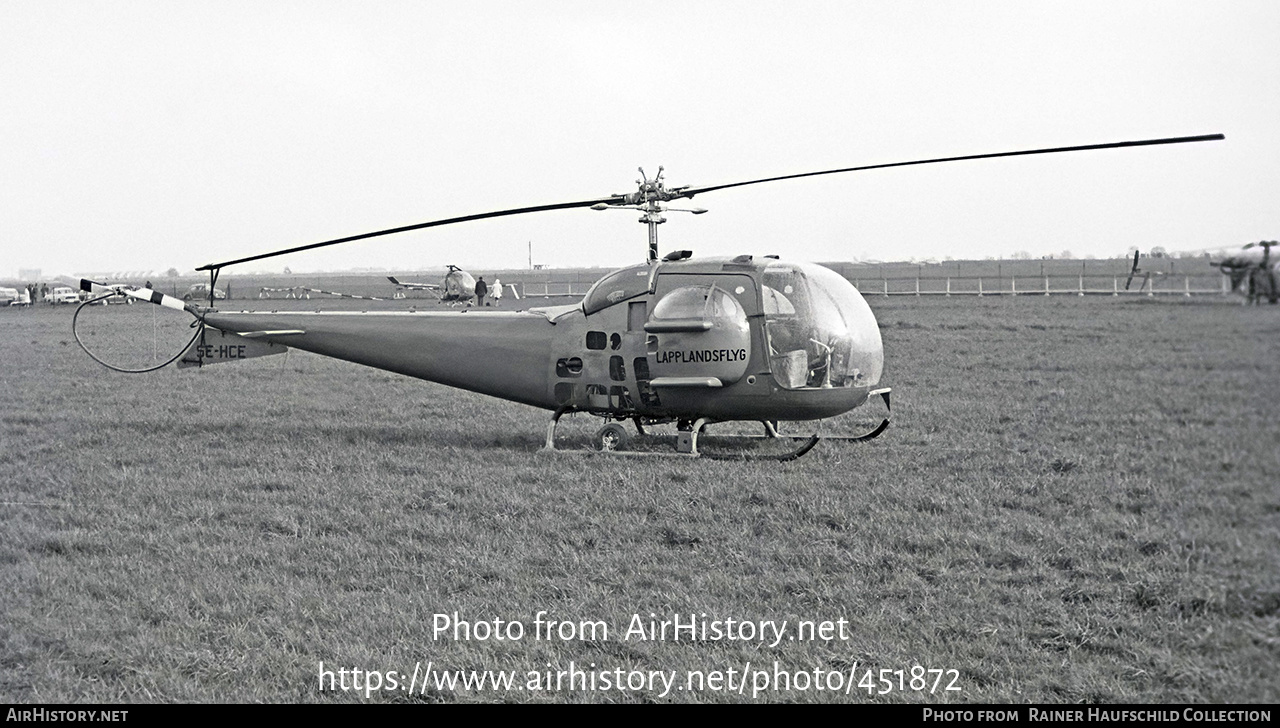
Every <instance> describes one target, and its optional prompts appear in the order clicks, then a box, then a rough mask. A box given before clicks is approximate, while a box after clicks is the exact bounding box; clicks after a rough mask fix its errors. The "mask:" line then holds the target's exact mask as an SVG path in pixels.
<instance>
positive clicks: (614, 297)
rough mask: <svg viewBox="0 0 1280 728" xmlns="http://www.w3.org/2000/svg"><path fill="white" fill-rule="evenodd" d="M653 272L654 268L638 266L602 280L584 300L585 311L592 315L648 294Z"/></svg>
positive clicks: (617, 272)
mask: <svg viewBox="0 0 1280 728" xmlns="http://www.w3.org/2000/svg"><path fill="white" fill-rule="evenodd" d="M651 271H652V268H651V267H650V266H648V265H637V266H632V267H630V268H623V269H622V270H619V271H614V272H613V273H610V274H609V275H607V276H605V277H604V278H601V279H600V280H599V281H596V284H595V285H594V286H592V287H591V290H590V291H587V296H586V298H584V299H582V308H583V311H584V312H585V313H586V314H587V315H590V314H593V313H595V312H596V311H601V310H603V309H606V308H608V307H610V306H612V305H613V304H615V303H620V302H622V301H625V300H627V299H629V298H635V297H636V296H639V295H641V294H645V293H648V292H649V274H650V272H651Z"/></svg>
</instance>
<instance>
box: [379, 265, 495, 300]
mask: <svg viewBox="0 0 1280 728" xmlns="http://www.w3.org/2000/svg"><path fill="white" fill-rule="evenodd" d="M387 280H389V281H391V283H392V285H394V286H396V298H404V292H405V291H431V292H432V293H434V294H436V297H437V298H439V299H440V301H441V302H443V303H448V304H450V305H453V306H459V305H463V304H466V305H470V303H471V301H473V300H474V299H475V297H476V279H475V277H474V276H472V275H471V274H470V273H468V272H466V271H465V270H463V269H461V268H459V267H458V266H456V265H450V266H448V270H446V271H445V274H444V279H443V280H441V281H440V283H439V284H436V283H410V282H408V281H404V282H401V281H398V280H396V277H395V276H387Z"/></svg>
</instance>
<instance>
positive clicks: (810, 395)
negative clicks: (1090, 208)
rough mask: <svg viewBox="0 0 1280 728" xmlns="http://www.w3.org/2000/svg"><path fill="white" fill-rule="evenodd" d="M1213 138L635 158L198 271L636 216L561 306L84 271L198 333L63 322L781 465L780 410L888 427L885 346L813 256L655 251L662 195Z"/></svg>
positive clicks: (213, 356)
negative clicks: (197, 292)
mask: <svg viewBox="0 0 1280 728" xmlns="http://www.w3.org/2000/svg"><path fill="white" fill-rule="evenodd" d="M1223 138H1224V137H1223V135H1221V134H1213V135H1203V136H1195V137H1177V138H1166V139H1147V140H1140V141H1127V142H1110V143H1105V144H1091V145H1085V146H1073V147H1057V148H1046V149H1033V150H1021V151H1012V152H997V153H988V154H974V155H966V156H957V157H945V158H936V159H923V160H914V161H906V162H893V163H885V164H873V165H863V166H857V167H845V168H840V169H831V170H824V171H818V172H805V173H800V174H790V175H783V176H775V177H766V178H760V179H754V180H747V181H741V182H733V183H728V184H720V185H711V186H704V187H693V186H682V187H668V186H667V184H666V182H665V180H664V178H663V175H664V171H663V169H662V168H659V170H658V173H657V174H656V175H655V176H654V177H652V178H650V177H648V176H647V175H646V174H645V172H644V170H643V168H642V169H640V178H639V179H638V180H636V184H637V188H636V190H635V191H634V192H629V193H622V194H612V195H608V196H604V197H599V198H595V199H588V200H578V201H573V202H561V203H554V204H546V205H537V206H531V207H520V208H511V209H506V210H498V211H493V212H486V213H480V214H474V215H467V216H463V217H455V218H447V219H440V220H432V221H428V222H424V223H419V224H415V225H409V226H404V227H399V228H391V229H387V230H379V231H374V232H370V233H364V234H360V235H354V236H349V237H345V238H338V239H335V240H328V241H324V242H319V243H312V244H309V245H302V246H297V247H293V248H287V249H284V250H277V251H274V252H269V253H263V254H260V255H254V256H249V257H245V258H239V259H235V260H229V261H223V262H219V263H210V264H208V265H204V266H201V267H200V268H198V269H197V270H207V271H209V275H210V284H209V287H210V288H212V287H213V285H214V284H216V282H217V278H218V274H219V272H220V271H221V270H222V269H223V268H226V267H228V266H232V265H237V264H240V263H246V262H249V261H254V260H261V259H263V258H269V257H274V256H278V255H286V254H289V253H296V252H301V251H304V250H311V249H315V248H319V247H324V246H330V245H338V244H342V243H348V242H353V241H356V240H362V239H367V238H373V237H378V236H383V235H390V234H394V233H399V232H406V231H409V230H418V229H423V228H430V227H437V226H442V225H450V224H456V223H461V222H469V221H475V220H481V219H486V218H494V217H501V216H507V215H518V214H526V213H533V212H540V211H547V210H561V209H569V208H590V209H593V210H619V209H620V210H631V211H638V212H640V213H641V214H640V218H639V221H640V222H641V223H643V224H645V225H646V227H647V230H648V254H647V257H646V260H645V261H644V262H642V263H638V264H636V265H632V266H628V267H625V268H622V269H620V270H616V271H613V272H611V273H609V274H607V275H605V276H604V277H602V278H601V279H599V280H598V281H597V282H596V283H595V284H594V285H593V286H592V287H591V288H590V289H589V290H588V292H587V293H586V295H585V296H584V297H583V299H582V300H581V301H580V302H579V303H576V304H569V305H563V306H548V307H535V308H529V309H527V310H522V311H489V310H482V309H465V310H462V311H416V310H415V311H383V312H320V311H306V312H277V311H272V312H229V311H220V310H218V309H217V308H215V301H214V300H212V299H211V300H210V301H209V305H208V306H203V305H197V304H195V303H194V302H183V301H179V300H177V299H174V298H173V297H170V296H166V295H164V294H162V293H159V292H157V291H150V290H129V291H125V292H123V293H121V292H119V291H111V290H109V289H104V288H102V287H101V286H100V285H99V284H97V283H95V282H94V281H91V280H87V279H86V280H82V281H81V287H82V288H84V289H85V290H88V291H91V292H93V293H100V294H102V295H108V296H110V295H129V296H132V297H135V298H141V299H143V300H146V301H150V302H152V303H156V304H159V305H161V306H165V307H168V308H172V309H175V310H184V311H187V312H188V313H190V314H191V315H192V316H193V317H194V318H195V321H194V322H193V327H194V328H195V329H196V331H195V333H194V334H193V336H192V339H191V342H190V343H189V344H188V345H187V346H186V348H184V349H183V350H182V351H181V352H180V353H179V354H177V355H175V356H174V357H173V358H172V359H170V360H169V361H167V362H163V363H161V364H159V365H156V366H152V367H148V368H145V369H137V370H125V369H122V368H119V367H115V366H112V365H111V364H108V363H107V362H104V361H102V360H101V359H100V358H98V357H96V356H95V355H94V353H93V352H92V351H90V350H89V349H88V348H87V347H86V346H85V345H84V342H83V341H81V339H80V336H79V334H78V333H77V332H75V323H74V320H73V333H75V338H76V341H77V342H78V343H80V345H81V347H82V348H84V350H85V352H86V353H87V354H89V356H90V357H92V358H94V359H95V360H97V361H99V362H100V363H103V364H105V365H107V366H108V367H110V368H112V369H116V370H118V371H130V372H142V371H153V370H155V369H158V368H160V367H162V366H165V365H167V364H169V363H172V362H174V361H178V360H179V359H181V361H180V362H179V366H195V367H202V366H206V365H210V364H216V363H221V362H228V361H239V360H242V359H248V358H253V357H257V356H265V355H271V354H277V353H283V352H284V351H285V350H287V349H288V348H297V349H301V350H305V351H309V352H313V353H317V354H321V355H324V356H329V357H335V358H338V359H343V360H347V361H352V362H356V363H359V364H364V365H367V366H371V367H375V368H378V369H383V370H387V371H392V372H396V373H400V374H404V375H406V376H410V377H416V378H418V379H424V380H427V381H431V382H437V383H440V384H444V385H447V386H451V387H457V388H459V389H464V390H469V391H473V392H478V393H481V394H486V395H490V396H494V397H498V398H500V399H504V400H508V401H512V402H518V403H521V404H526V405H530V406H533V407H538V408H541V409H544V410H547V411H549V412H551V415H550V419H549V421H548V424H547V431H546V441H545V448H544V449H546V450H555V449H556V428H557V424H558V422H559V421H560V419H561V418H562V417H563V416H564V415H565V414H567V413H573V412H585V413H589V414H591V415H596V416H599V417H601V418H602V419H603V420H604V424H603V426H602V427H601V428H600V429H599V430H598V431H597V432H596V433H595V436H594V438H593V445H594V447H595V448H596V449H598V450H603V451H625V450H626V448H627V446H628V441H629V439H630V437H631V435H630V432H629V430H628V429H627V428H626V427H624V426H623V423H624V422H626V421H628V420H630V421H631V422H632V423H633V425H634V427H635V429H636V431H637V433H638V434H642V435H643V434H645V431H644V428H645V427H646V426H649V425H654V424H667V423H675V424H676V430H677V432H676V442H675V453H673V454H675V455H684V456H699V455H704V454H710V453H704V452H702V451H700V450H699V435H700V434H701V433H703V432H704V430H705V428H706V427H707V426H709V425H712V424H715V423H726V422H754V423H760V424H762V425H763V427H764V434H763V436H762V438H765V439H780V440H787V439H790V440H791V441H793V442H795V443H797V445H798V446H797V447H796V448H795V449H794V450H791V451H788V452H785V453H783V454H781V455H776V456H774V455H770V456H768V457H769V458H771V459H776V460H780V461H787V460H793V459H795V458H798V457H800V456H802V455H804V454H805V453H807V452H808V451H809V450H810V449H812V448H813V447H814V446H815V445H816V444H817V443H818V441H819V440H820V439H821V436H820V435H818V434H816V433H815V434H813V435H811V436H808V437H804V436H800V437H796V436H790V437H784V436H782V435H781V434H780V432H779V424H780V423H781V422H783V421H787V422H795V421H814V420H824V419H826V418H833V417H836V416H839V415H842V414H845V413H847V412H849V411H851V410H853V409H855V408H857V407H860V406H862V405H864V404H866V403H867V402H868V401H871V400H873V399H876V398H879V399H880V400H881V401H882V402H883V405H884V407H885V410H886V416H885V417H884V418H883V420H882V421H881V422H880V424H879V425H878V426H876V427H875V428H874V429H872V430H871V431H869V432H866V433H864V434H860V435H854V436H844V437H838V438H832V437H830V436H827V439H843V440H850V441H865V440H869V439H872V438H875V437H877V436H879V435H880V434H882V433H883V432H884V431H885V429H886V428H887V427H888V426H889V416H888V414H889V409H890V393H891V390H890V388H887V387H881V386H880V380H881V376H882V374H883V369H884V349H883V344H882V341H881V337H880V329H879V325H878V324H877V321H876V318H875V315H874V314H873V313H872V311H871V308H870V307H869V306H868V305H867V302H866V301H865V300H864V299H863V297H862V295H861V294H860V293H859V292H858V290H857V289H856V288H855V287H854V286H853V284H852V283H850V282H849V281H848V280H847V279H845V278H844V277H843V276H841V275H839V274H837V273H835V272H834V271H832V270H830V269H828V268H825V267H823V266H820V265H816V264H813V263H802V262H791V261H784V260H782V259H781V258H780V257H778V256H773V255H767V256H759V257H757V256H754V255H750V254H744V255H738V256H734V257H707V258H698V257H694V256H693V254H692V253H691V252H690V251H688V250H677V251H672V252H670V253H668V254H667V255H665V256H662V257H661V258H660V257H659V256H658V237H657V228H658V225H660V224H662V223H665V222H666V218H665V217H664V213H666V212H688V213H692V214H695V215H698V214H702V213H704V212H706V210H705V209H702V208H692V209H689V208H675V207H670V206H669V205H668V204H667V203H669V202H671V201H674V200H679V199H690V198H693V197H694V196H696V195H702V194H706V193H709V192H714V191H719V190H724V189H730V188H735V187H741V186H745V185H751V184H759V183H764V182H774V181H782V180H789V179H798V178H803V177H812V176H818V175H827V174H837V173H844V172H855V171H864V170H871V169H883V168H888V167H901V166H910V165H922V164H934V163H942V162H953V161H962V160H972V159H988V158H995V157H1009V156H1023V155H1032V154H1050V153H1059V152H1075V151H1086V150H1101V149H1113V148H1122V147H1138V146H1151V145H1161V144H1178V143H1188V142H1201V141H1211V140H1221V139H1223ZM450 272H451V274H452V273H453V272H454V271H452V270H451V271H450ZM459 272H460V271H459ZM392 281H393V282H395V280H394V279H392ZM91 300H92V299H91ZM77 313H79V312H78V311H77ZM735 437H748V436H745V435H738V436H735ZM663 454H669V453H663ZM747 457H750V456H747Z"/></svg>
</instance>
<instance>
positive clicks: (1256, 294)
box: [1209, 240, 1280, 304]
mask: <svg viewBox="0 0 1280 728" xmlns="http://www.w3.org/2000/svg"><path fill="white" fill-rule="evenodd" d="M1277 245H1280V242H1278V241H1275V240H1260V241H1258V242H1256V243H1248V244H1247V245H1245V246H1243V247H1242V248H1240V250H1238V251H1237V252H1235V253H1232V254H1231V255H1228V256H1226V257H1224V258H1223V259H1221V260H1218V261H1210V262H1209V265H1212V266H1214V267H1216V268H1217V269H1218V270H1219V271H1221V272H1222V274H1223V275H1225V276H1227V277H1228V278H1229V279H1230V281H1231V290H1233V291H1237V290H1241V291H1242V292H1243V293H1244V294H1245V303H1246V304H1249V303H1261V302H1262V299H1264V298H1265V299H1267V301H1268V302H1269V303H1277V302H1278V301H1280V259H1277V258H1275V257H1273V256H1272V255H1271V249H1272V248H1273V247H1275V246H1277Z"/></svg>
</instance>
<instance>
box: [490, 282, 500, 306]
mask: <svg viewBox="0 0 1280 728" xmlns="http://www.w3.org/2000/svg"><path fill="white" fill-rule="evenodd" d="M489 298H492V299H493V305H494V307H495V308H496V307H497V305H498V304H499V303H502V279H501V278H494V279H493V291H492V293H491V294H490V295H489Z"/></svg>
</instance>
